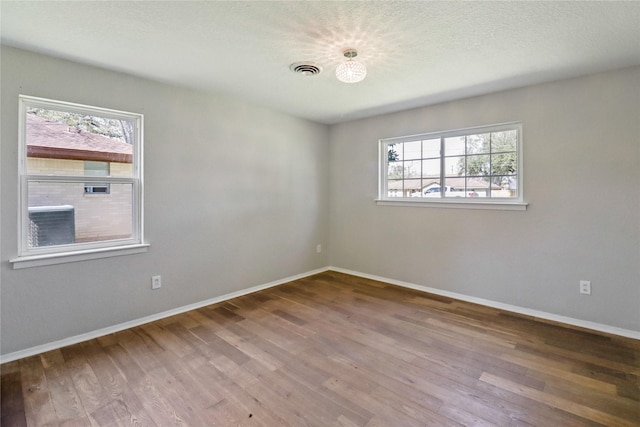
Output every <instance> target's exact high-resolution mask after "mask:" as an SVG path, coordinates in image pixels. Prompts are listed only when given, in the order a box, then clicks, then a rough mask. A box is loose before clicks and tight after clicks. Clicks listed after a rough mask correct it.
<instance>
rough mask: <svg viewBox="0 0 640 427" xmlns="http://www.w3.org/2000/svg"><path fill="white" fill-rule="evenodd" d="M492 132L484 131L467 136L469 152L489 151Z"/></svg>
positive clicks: (481, 152) (480, 152)
mask: <svg viewBox="0 0 640 427" xmlns="http://www.w3.org/2000/svg"><path fill="white" fill-rule="evenodd" d="M489 141H491V138H490V134H488V133H483V134H478V135H468V136H467V147H466V148H467V154H483V153H488V152H489V148H490V147H489Z"/></svg>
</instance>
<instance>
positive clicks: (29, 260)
mask: <svg viewBox="0 0 640 427" xmlns="http://www.w3.org/2000/svg"><path fill="white" fill-rule="evenodd" d="M32 107H36V108H43V109H48V110H55V111H64V112H70V113H81V114H88V115H94V116H99V117H105V118H111V119H116V120H127V121H130V122H132V123H133V124H134V141H133V147H132V175H131V177H112V176H108V177H106V176H104V177H103V176H101V177H99V180H100V182H101V183H103V182H104V183H107V184H131V186H132V193H133V200H132V236H131V237H130V238H126V239H117V240H107V241H98V242H82V243H70V244H64V245H52V246H43V247H35V248H30V247H29V245H28V232H27V230H28V227H29V213H28V194H27V192H28V183H29V181H40V182H64V183H80V184H82V185H86V182H87V181H91V180H92V179H93V180H94V181H95V180H97V177H95V178H94V177H88V176H86V175H35V174H29V173H28V172H29V171H28V170H27V141H26V138H27V128H26V121H27V120H26V114H27V109H28V108H32ZM18 126H19V130H18V139H19V147H18V156H19V157H18V162H19V164H18V174H19V176H18V256H17V257H16V258H14V259H11V260H10V262H11V263H12V264H13V268H14V269H18V268H26V267H37V266H42V265H50V264H60V263H66V262H75V261H83V260H88V259H95V258H104V257H110V256H118V255H128V254H134V253H140V252H146V251H147V250H148V246H149V245H148V244H145V243H144V223H143V219H144V215H143V206H144V204H143V195H144V192H143V140H144V138H143V130H144V116H143V115H142V114H138V113H131V112H126V111H118V110H112V109H108V108H101V107H94V106H89V105H82V104H75V103H71V102H65V101H57V100H52V99H45V98H38V97H33V96H26V95H19V120H18Z"/></svg>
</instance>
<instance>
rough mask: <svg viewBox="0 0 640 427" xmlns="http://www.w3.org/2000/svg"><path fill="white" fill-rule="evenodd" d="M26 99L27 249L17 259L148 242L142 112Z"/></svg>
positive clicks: (23, 208)
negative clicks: (145, 236)
mask: <svg viewBox="0 0 640 427" xmlns="http://www.w3.org/2000/svg"><path fill="white" fill-rule="evenodd" d="M19 102H20V133H19V135H20V149H19V152H20V153H19V156H20V164H19V174H20V203H19V227H18V228H19V238H18V245H19V247H18V258H17V259H15V260H12V262H16V263H20V262H21V261H24V260H25V259H34V258H35V259H37V258H42V259H44V258H47V259H50V258H55V257H56V255H57V256H69V255H77V254H90V253H101V254H104V253H106V252H109V251H112V250H113V251H117V250H123V249H132V248H134V247H136V246H138V247H143V246H146V245H144V244H143V227H142V194H143V193H142V121H143V117H142V115H140V114H134V113H127V112H122V111H115V110H109V109H104V108H99V107H90V106H85V105H77V104H71V103H67V102H61V101H53V100H47V99H42V98H34V97H28V96H20V100H19ZM132 253H135V251H133V252H132ZM118 254H120V253H118ZM101 256H105V255H101ZM106 256H109V255H108V254H107V255H106ZM94 257H95V256H89V257H85V258H81V259H87V258H94ZM74 260H76V259H74ZM60 262H66V261H60ZM47 263H57V262H55V261H54V262H47ZM38 265H42V264H38ZM14 268H19V267H17V266H16V264H14Z"/></svg>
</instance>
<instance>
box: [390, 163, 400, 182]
mask: <svg viewBox="0 0 640 427" xmlns="http://www.w3.org/2000/svg"><path fill="white" fill-rule="evenodd" d="M403 165H404V162H389V167H388V168H387V178H388V179H390V180H391V179H402V178H403V177H404V172H403Z"/></svg>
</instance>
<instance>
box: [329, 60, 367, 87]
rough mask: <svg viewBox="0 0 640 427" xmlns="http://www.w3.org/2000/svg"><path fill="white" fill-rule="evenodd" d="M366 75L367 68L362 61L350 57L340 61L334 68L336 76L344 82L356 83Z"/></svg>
mask: <svg viewBox="0 0 640 427" xmlns="http://www.w3.org/2000/svg"><path fill="white" fill-rule="evenodd" d="M366 76H367V68H366V67H365V66H364V64H363V63H362V62H358V61H354V60H352V59H350V60H348V61H345V62H342V63H341V64H340V65H338V68H336V77H337V78H338V80H340V81H341V82H344V83H358V82H360V81H362V80H364V78H365V77H366Z"/></svg>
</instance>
